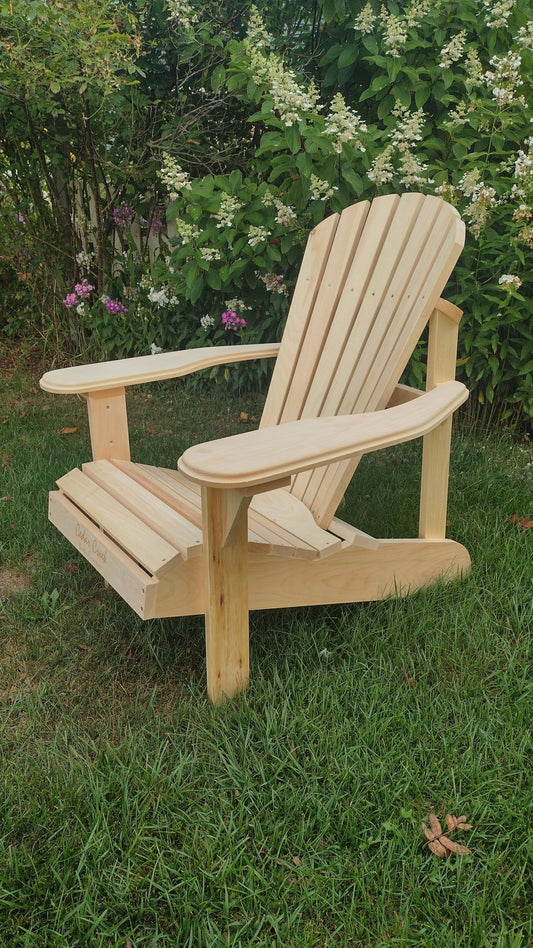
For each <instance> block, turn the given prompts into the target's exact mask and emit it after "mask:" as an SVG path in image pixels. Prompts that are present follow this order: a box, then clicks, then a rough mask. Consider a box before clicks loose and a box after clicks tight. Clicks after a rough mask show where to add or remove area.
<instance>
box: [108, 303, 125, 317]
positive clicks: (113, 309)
mask: <svg viewBox="0 0 533 948" xmlns="http://www.w3.org/2000/svg"><path fill="white" fill-rule="evenodd" d="M105 308H106V309H107V312H108V313H113V315H115V316H125V315H126V313H127V312H128V310H127V309H126V307H125V306H124V304H123V303H120V302H119V301H118V300H107V301H106V304H105Z"/></svg>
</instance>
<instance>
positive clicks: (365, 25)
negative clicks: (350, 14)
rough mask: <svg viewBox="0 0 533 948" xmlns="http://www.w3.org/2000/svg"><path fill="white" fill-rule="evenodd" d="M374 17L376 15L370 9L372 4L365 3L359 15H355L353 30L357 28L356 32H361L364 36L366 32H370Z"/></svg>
mask: <svg viewBox="0 0 533 948" xmlns="http://www.w3.org/2000/svg"><path fill="white" fill-rule="evenodd" d="M376 19H377V17H376V15H375V13H374V11H373V9H372V4H370V3H367V5H366V6H365V7H363V9H362V10H361V12H360V13H359V15H358V16H356V18H355V23H354V25H353V28H354V30H358V32H359V33H362V34H363V36H364V35H365V34H366V33H371V32H372V30H373V29H374V23H375V22H376Z"/></svg>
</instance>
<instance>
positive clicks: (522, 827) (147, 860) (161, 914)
mask: <svg viewBox="0 0 533 948" xmlns="http://www.w3.org/2000/svg"><path fill="white" fill-rule="evenodd" d="M4 356H5V357H6V358H5V359H4V370H3V378H2V380H1V382H0V431H1V443H0V510H1V514H2V518H1V527H0V531H1V532H0V637H1V643H2V662H1V666H0V667H1V672H0V700H1V708H2V716H1V742H2V767H1V771H0V784H1V790H0V814H1V815H0V948H45V946H54V948H56V946H57V948H74V946H78V945H80V946H81V945H83V946H89V948H104V946H105V948H107V946H115V945H117V946H121V948H141V946H142V948H152V946H169V948H170V946H172V948H185V946H191V948H219V946H220V948H222V946H235V948H236V946H243V948H244V946H246V948H247V946H264V948H285V946H290V948H304V946H306V948H307V946H310V948H318V946H339V948H341V946H346V948H385V946H426V948H452V946H454V948H455V946H461V948H471V946H473V948H485V946H490V948H530V946H531V945H533V920H532V908H531V906H532V903H533V892H532V882H531V880H532V873H531V862H532V856H533V844H532V836H531V826H532V824H533V813H532V804H533V778H532V773H533V767H532V763H533V761H532V753H531V720H532V711H533V678H532V675H531V656H532V626H533V618H532V617H533V608H532V607H533V567H532V546H531V540H532V535H533V529H530V528H528V527H527V521H523V523H522V525H520V521H521V520H522V518H527V517H533V464H532V451H531V444H530V443H528V442H527V441H526V440H523V441H514V442H513V441H511V440H510V439H507V438H506V437H505V436H504V435H503V434H502V435H498V436H495V437H494V438H491V437H488V436H486V435H483V436H481V435H474V434H472V433H469V432H468V431H466V430H464V428H462V427H461V426H459V427H458V430H457V431H456V432H455V436H454V444H453V456H452V471H451V490H450V512H449V519H450V527H449V534H450V536H453V537H454V538H455V539H457V540H459V541H461V542H463V543H464V544H465V545H466V546H467V547H468V548H469V549H470V551H471V554H472V559H473V570H472V574H471V576H470V577H469V578H468V579H467V580H465V581H463V582H460V583H454V584H453V585H451V586H448V587H444V586H435V587H433V588H432V589H430V590H427V591H424V592H422V593H419V594H417V595H415V596H413V597H411V598H409V599H404V600H396V601H387V602H382V603H371V604H365V605H354V606H338V607H327V608H316V609H314V608H313V609H311V608H309V609H298V610H292V611H286V612H265V613H257V614H254V615H253V616H252V620H251V652H252V655H251V665H252V684H251V688H250V690H249V691H248V692H247V693H246V694H245V695H242V696H240V697H239V698H238V699H236V700H234V701H232V702H231V703H228V704H227V705H225V706H223V707H220V708H213V707H212V706H210V705H209V704H208V703H207V700H206V697H205V675H204V656H203V622H202V621H200V620H199V619H186V620H176V621H170V620H167V621H150V622H147V623H142V622H141V620H139V619H138V618H137V617H136V616H135V615H134V614H133V613H131V612H130V611H129V609H128V608H127V607H126V606H125V605H124V604H123V603H122V602H121V601H120V600H119V599H118V597H117V596H116V595H115V593H114V592H113V591H112V590H110V589H106V588H105V587H104V584H103V582H102V581H101V579H100V577H99V576H98V575H97V574H96V573H95V572H94V571H93V570H92V569H91V568H90V567H89V566H88V565H87V564H86V563H85V562H84V561H83V560H82V559H81V558H80V557H79V556H78V554H77V553H76V552H75V551H74V550H73V549H71V548H70V547H69V545H68V544H67V542H66V541H65V540H64V539H63V538H62V537H61V536H60V535H59V534H58V533H57V532H56V531H55V530H54V528H53V527H52V526H51V525H49V524H48V523H47V519H46V495H47V491H48V490H49V489H50V488H52V487H53V483H54V479H55V478H56V477H58V476H60V474H62V473H64V472H66V471H67V470H69V469H70V468H71V467H73V466H75V465H76V464H78V463H81V461H83V460H86V459H88V435H87V428H86V423H85V416H84V404H83V403H82V402H81V401H80V400H77V399H71V398H60V397H53V396H49V395H46V394H44V393H42V392H40V391H39V389H38V385H37V380H38V376H39V368H38V367H37V366H35V367H33V368H27V367H25V365H24V364H23V362H22V361H21V362H18V363H17V361H16V360H12V361H11V363H9V364H8V362H7V353H4ZM259 411H260V400H258V399H257V400H250V399H245V398H243V399H241V400H240V401H239V400H231V401H230V402H228V401H227V400H226V399H225V397H224V394H223V390H222V388H221V387H220V386H216V387H215V388H214V390H213V395H212V397H209V398H207V397H206V396H205V395H202V394H201V392H200V391H199V390H198V389H195V388H193V387H192V386H191V385H184V384H183V383H179V384H174V385H172V384H171V383H165V384H164V385H160V386H154V387H152V388H151V389H139V390H136V391H135V392H133V394H132V399H131V410H130V416H131V420H132V426H133V428H134V430H135V435H134V439H133V440H134V445H135V453H136V457H138V458H139V459H142V460H151V461H152V463H153V462H154V461H155V462H157V463H163V464H168V465H169V466H173V465H174V464H175V462H176V459H177V457H178V456H179V455H180V453H181V452H182V450H183V448H184V447H185V446H186V444H187V443H189V442H190V441H191V440H204V439H206V438H209V437H212V436H218V435H222V434H224V433H230V432H233V431H236V430H242V429H243V428H245V427H252V426H253V421H252V416H254V417H255V416H256V414H257V413H258V412H259ZM241 412H246V413H247V414H248V416H249V420H247V421H242V420H240V413H241ZM62 428H76V429H77V430H76V431H75V432H72V433H70V434H61V433H60V432H61V429H62ZM418 467H419V445H417V444H410V445H407V446H403V447H400V448H398V449H395V450H390V451H386V452H383V453H381V454H376V455H374V456H373V457H369V458H366V459H364V461H363V463H362V465H361V469H360V471H359V472H358V475H357V479H356V480H354V483H353V485H352V487H351V488H350V491H349V493H348V496H347V500H346V503H345V506H344V508H343V511H342V516H343V517H344V518H345V519H347V520H350V519H351V520H352V522H356V523H357V525H358V526H361V527H362V528H363V529H367V530H369V531H370V532H377V533H378V534H380V533H381V534H388V535H404V534H407V533H408V532H411V533H413V534H414V533H416V517H417V501H416V490H415V486H414V481H415V480H416V478H415V477H414V474H415V472H416V471H417V469H418ZM515 514H516V515H517V517H515V518H514V521H513V517H514V515H515ZM431 810H433V811H434V812H436V813H437V815H438V816H439V817H441V818H443V817H444V815H445V814H446V813H448V812H449V813H453V814H455V815H457V816H459V815H460V814H463V813H464V814H466V816H467V817H468V821H469V822H471V823H472V824H473V829H472V830H470V831H468V832H466V833H465V834H463V837H462V838H461V841H463V842H465V843H466V844H467V845H468V846H469V847H470V849H471V850H472V854H471V855H469V856H462V857H458V858H456V859H451V860H448V861H445V860H441V859H439V858H437V857H436V856H434V855H433V854H432V853H430V852H429V851H428V849H427V848H426V847H425V846H424V838H423V834H422V831H421V826H420V823H421V821H422V820H425V819H427V815H428V813H429V812H430V811H431ZM454 836H455V838H457V839H459V834H458V833H456V834H454Z"/></svg>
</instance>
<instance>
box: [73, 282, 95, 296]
mask: <svg viewBox="0 0 533 948" xmlns="http://www.w3.org/2000/svg"><path fill="white" fill-rule="evenodd" d="M93 290H94V286H93V285H92V283H89V281H88V280H87V277H84V278H83V280H82V281H81V283H76V286H75V287H74V291H75V293H76V295H77V296H78V298H79V299H80V300H86V299H88V298H89V296H90V295H91V293H92V291H93Z"/></svg>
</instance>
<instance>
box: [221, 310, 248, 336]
mask: <svg viewBox="0 0 533 948" xmlns="http://www.w3.org/2000/svg"><path fill="white" fill-rule="evenodd" d="M221 320H222V324H223V326H224V327H225V328H226V329H232V330H233V332H237V330H239V329H244V328H245V327H246V320H245V319H243V318H242V316H237V313H236V312H235V311H234V310H232V309H228V310H226V312H225V313H222V316H221Z"/></svg>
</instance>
